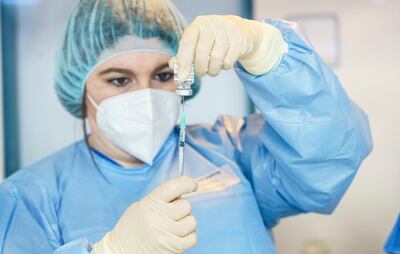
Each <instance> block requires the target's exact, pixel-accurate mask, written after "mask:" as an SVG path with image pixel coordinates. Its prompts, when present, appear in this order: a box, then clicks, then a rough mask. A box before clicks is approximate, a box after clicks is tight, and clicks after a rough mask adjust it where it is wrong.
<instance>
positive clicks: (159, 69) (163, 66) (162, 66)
mask: <svg viewBox="0 0 400 254" xmlns="http://www.w3.org/2000/svg"><path fill="white" fill-rule="evenodd" d="M166 67H169V64H168V63H165V64H161V65H160V66H158V67H157V68H155V69H154V71H153V73H156V72H159V71H161V70H162V69H164V68H166Z"/></svg>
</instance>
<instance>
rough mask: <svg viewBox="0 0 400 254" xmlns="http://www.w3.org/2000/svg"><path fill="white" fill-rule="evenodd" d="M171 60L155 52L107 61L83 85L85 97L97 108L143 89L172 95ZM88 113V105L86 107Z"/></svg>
mask: <svg viewBox="0 0 400 254" xmlns="http://www.w3.org/2000/svg"><path fill="white" fill-rule="evenodd" d="M170 58H171V57H170V56H168V55H165V54H162V53H156V52H133V53H128V54H125V55H121V56H117V57H114V58H111V59H110V60H108V61H106V62H104V63H103V64H102V65H100V66H99V67H97V68H96V70H95V71H94V72H93V73H92V74H91V75H90V76H89V78H88V80H87V82H86V93H87V94H89V95H90V96H91V97H92V98H93V99H94V101H95V102H96V103H97V104H100V103H101V102H102V101H103V100H104V99H107V98H110V97H113V96H116V95H119V94H122V93H126V92H128V91H136V90H140V89H145V88H153V89H160V90H166V91H171V92H173V91H174V90H175V85H174V79H173V78H174V74H173V71H172V70H171V69H170V68H169V66H168V60H169V59H170ZM86 105H87V108H88V109H89V110H90V108H91V107H90V106H91V105H90V104H88V103H86Z"/></svg>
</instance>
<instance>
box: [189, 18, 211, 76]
mask: <svg viewBox="0 0 400 254" xmlns="http://www.w3.org/2000/svg"><path fill="white" fill-rule="evenodd" d="M194 23H195V24H198V26H199V27H200V35H199V40H198V42H197V45H196V51H195V55H194V69H195V70H196V72H197V73H198V74H199V75H200V76H205V75H206V74H207V72H208V66H209V63H210V54H211V51H212V49H213V46H214V42H215V37H214V32H213V31H212V29H211V27H210V25H209V24H208V22H207V20H206V18H201V17H199V18H197V19H196V20H195V21H194Z"/></svg>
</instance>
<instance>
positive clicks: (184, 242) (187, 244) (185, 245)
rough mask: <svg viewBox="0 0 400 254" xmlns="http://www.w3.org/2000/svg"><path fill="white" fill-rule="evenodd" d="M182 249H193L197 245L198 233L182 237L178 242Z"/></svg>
mask: <svg viewBox="0 0 400 254" xmlns="http://www.w3.org/2000/svg"><path fill="white" fill-rule="evenodd" d="M178 243H179V245H180V247H181V249H183V250H187V249H190V248H192V247H193V246H194V245H195V244H196V243H197V234H196V232H193V233H190V234H188V235H187V236H184V237H181V238H180V241H179V242H178Z"/></svg>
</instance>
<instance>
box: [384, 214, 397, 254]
mask: <svg viewBox="0 0 400 254" xmlns="http://www.w3.org/2000/svg"><path fill="white" fill-rule="evenodd" d="M385 251H386V253H388V254H400V215H399V217H398V218H397V222H396V225H395V226H394V228H393V230H392V233H390V236H389V238H388V239H387V240H386V243H385Z"/></svg>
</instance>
